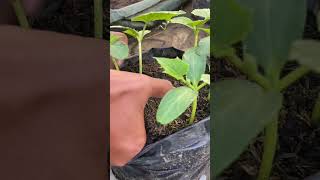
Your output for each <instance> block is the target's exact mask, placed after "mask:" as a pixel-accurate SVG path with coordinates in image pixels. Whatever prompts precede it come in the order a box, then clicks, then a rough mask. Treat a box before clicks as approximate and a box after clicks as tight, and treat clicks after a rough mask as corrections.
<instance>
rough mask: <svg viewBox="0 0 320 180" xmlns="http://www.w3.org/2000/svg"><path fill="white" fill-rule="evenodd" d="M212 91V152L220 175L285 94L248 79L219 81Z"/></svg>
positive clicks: (275, 108)
mask: <svg viewBox="0 0 320 180" xmlns="http://www.w3.org/2000/svg"><path fill="white" fill-rule="evenodd" d="M211 94H212V96H213V98H212V102H211V113H212V115H213V121H212V141H211V142H212V144H211V155H212V158H213V172H214V176H218V175H219V174H220V173H221V172H222V171H223V170H224V169H225V168H227V167H228V166H229V165H230V164H231V163H232V162H233V161H234V160H236V159H237V158H238V157H239V155H240V154H241V153H242V152H243V151H244V150H245V148H246V147H247V146H248V144H249V143H250V142H251V141H252V139H253V138H254V137H256V136H257V135H258V133H259V132H261V131H262V130H263V128H264V127H265V126H266V125H267V124H268V123H270V122H271V121H272V119H273V118H274V117H275V116H276V115H277V113H278V112H279V110H280V108H281V102H282V95H281V94H280V93H277V92H265V91H264V90H263V89H262V88H261V87H260V86H258V85H257V84H255V83H252V82H249V81H246V80H225V81H221V82H217V83H215V85H214V86H213V89H212V92H211Z"/></svg>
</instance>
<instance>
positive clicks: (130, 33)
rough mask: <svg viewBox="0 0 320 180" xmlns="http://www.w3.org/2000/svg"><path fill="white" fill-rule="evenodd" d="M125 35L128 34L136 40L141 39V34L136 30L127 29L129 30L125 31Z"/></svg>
mask: <svg viewBox="0 0 320 180" xmlns="http://www.w3.org/2000/svg"><path fill="white" fill-rule="evenodd" d="M123 32H124V33H126V34H128V35H130V36H132V37H134V38H136V39H138V38H139V32H138V31H136V30H135V29H131V28H130V29H127V30H125V31H123Z"/></svg>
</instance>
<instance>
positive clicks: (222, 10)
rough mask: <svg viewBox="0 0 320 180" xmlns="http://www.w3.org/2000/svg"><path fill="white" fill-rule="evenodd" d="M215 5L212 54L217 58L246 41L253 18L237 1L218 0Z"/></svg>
mask: <svg viewBox="0 0 320 180" xmlns="http://www.w3.org/2000/svg"><path fill="white" fill-rule="evenodd" d="M213 5H214V7H213V10H214V12H215V20H214V21H213V23H212V26H211V28H212V30H213V33H214V36H213V38H212V47H214V48H213V49H212V52H213V54H214V55H215V56H222V55H223V54H224V53H225V52H227V51H228V52H230V50H229V49H230V47H231V45H232V44H234V43H237V42H240V41H241V40H243V39H245V37H246V36H247V34H248V32H249V30H250V25H251V24H250V23H251V21H250V20H251V17H250V13H249V11H248V10H247V9H245V8H243V7H241V6H240V5H239V4H238V3H236V2H235V0H216V1H215V3H213ZM226 49H227V50H226Z"/></svg>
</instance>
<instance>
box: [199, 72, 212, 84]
mask: <svg viewBox="0 0 320 180" xmlns="http://www.w3.org/2000/svg"><path fill="white" fill-rule="evenodd" d="M201 81H203V82H205V83H207V84H210V74H202V76H201Z"/></svg>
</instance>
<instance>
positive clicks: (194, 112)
mask: <svg viewBox="0 0 320 180" xmlns="http://www.w3.org/2000/svg"><path fill="white" fill-rule="evenodd" d="M197 104H198V97H196V98H195V99H194V101H193V103H192V112H191V117H190V119H189V124H192V123H193V122H194V119H195V117H196V111H197Z"/></svg>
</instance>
